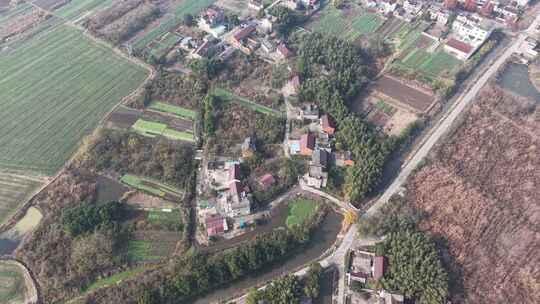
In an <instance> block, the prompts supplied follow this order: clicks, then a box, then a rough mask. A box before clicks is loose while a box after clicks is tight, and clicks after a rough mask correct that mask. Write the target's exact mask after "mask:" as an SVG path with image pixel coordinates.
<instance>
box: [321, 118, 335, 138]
mask: <svg viewBox="0 0 540 304" xmlns="http://www.w3.org/2000/svg"><path fill="white" fill-rule="evenodd" d="M321 127H322V130H323V132H324V133H326V134H328V135H334V133H335V132H336V126H335V124H334V121H333V119H332V118H331V117H330V115H328V114H324V115H323V116H321Z"/></svg>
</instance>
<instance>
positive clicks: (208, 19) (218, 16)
mask: <svg viewBox="0 0 540 304" xmlns="http://www.w3.org/2000/svg"><path fill="white" fill-rule="evenodd" d="M224 21H225V13H224V12H223V10H222V9H220V8H217V7H214V6H211V7H209V8H207V9H206V10H205V11H203V12H202V14H201V16H200V18H199V22H198V26H199V28H200V29H201V30H203V31H205V32H207V33H209V34H210V35H212V36H214V37H215V38H218V37H220V36H221V35H223V33H225V30H226V27H225V25H224V24H223V22H224Z"/></svg>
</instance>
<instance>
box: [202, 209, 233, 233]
mask: <svg viewBox="0 0 540 304" xmlns="http://www.w3.org/2000/svg"><path fill="white" fill-rule="evenodd" d="M204 223H205V226H206V234H207V235H208V237H212V236H217V235H220V234H223V233H224V232H226V231H227V230H228V229H229V228H228V227H227V220H226V219H225V218H223V217H222V216H221V215H219V214H209V215H207V216H206V218H205V221H204Z"/></svg>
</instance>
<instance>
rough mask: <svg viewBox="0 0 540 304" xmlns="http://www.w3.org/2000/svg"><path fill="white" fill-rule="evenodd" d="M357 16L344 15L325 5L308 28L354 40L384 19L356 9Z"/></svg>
mask: <svg viewBox="0 0 540 304" xmlns="http://www.w3.org/2000/svg"><path fill="white" fill-rule="evenodd" d="M357 14H358V16H352V17H351V16H345V15H343V13H342V12H341V10H338V9H336V8H334V7H332V6H327V7H326V8H325V9H324V10H323V12H322V13H321V15H322V16H321V18H320V19H318V20H316V21H315V22H313V23H312V24H311V25H310V28H311V29H312V30H313V31H315V32H319V33H321V34H324V35H332V36H337V37H340V38H342V39H345V40H348V41H355V40H356V39H358V38H359V37H360V36H362V35H369V34H371V33H373V32H375V31H377V29H378V28H379V27H381V25H382V24H383V23H384V20H383V19H382V18H380V17H379V16H377V15H376V14H372V13H365V12H363V10H362V9H361V8H358V9H357Z"/></svg>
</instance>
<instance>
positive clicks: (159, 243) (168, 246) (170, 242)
mask: <svg viewBox="0 0 540 304" xmlns="http://www.w3.org/2000/svg"><path fill="white" fill-rule="evenodd" d="M133 234H134V236H133V238H132V239H131V240H129V242H128V245H127V257H128V259H129V260H130V261H132V262H148V261H157V260H160V259H162V258H165V257H168V256H171V255H172V254H173V253H174V250H175V248H176V244H177V243H178V242H179V241H180V239H181V237H180V233H178V232H169V231H136V232H134V233H133Z"/></svg>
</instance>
